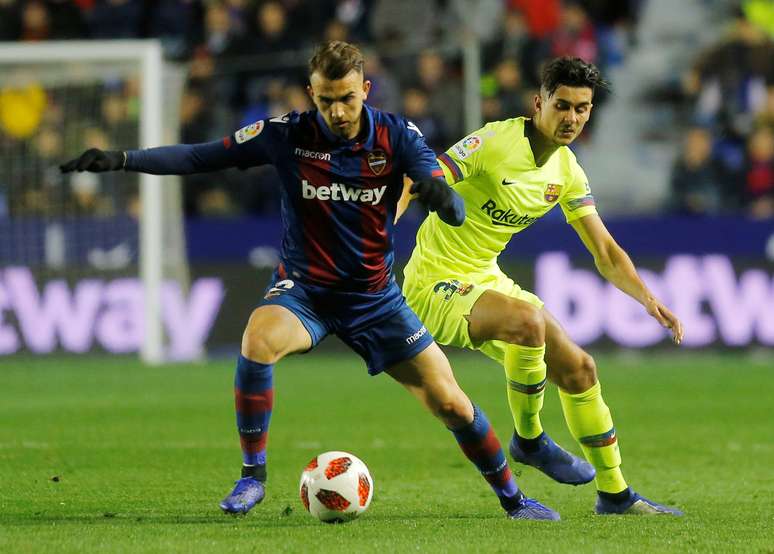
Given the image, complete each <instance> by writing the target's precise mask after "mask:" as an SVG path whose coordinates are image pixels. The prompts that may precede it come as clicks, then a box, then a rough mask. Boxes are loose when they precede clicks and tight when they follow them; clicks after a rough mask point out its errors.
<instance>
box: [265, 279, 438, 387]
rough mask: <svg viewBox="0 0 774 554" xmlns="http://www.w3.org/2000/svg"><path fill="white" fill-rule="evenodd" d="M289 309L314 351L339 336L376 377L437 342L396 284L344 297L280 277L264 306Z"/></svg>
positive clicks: (266, 293) (274, 282) (335, 292)
mask: <svg viewBox="0 0 774 554" xmlns="http://www.w3.org/2000/svg"><path fill="white" fill-rule="evenodd" d="M266 305H276V306H282V307H284V308H287V309H288V310H290V311H291V312H293V314H294V315H295V316H296V317H298V319H300V320H301V323H302V324H303V325H304V327H306V330H307V331H309V335H310V336H311V337H312V348H314V347H315V346H317V345H318V344H319V343H320V341H322V340H323V339H324V338H325V337H326V336H327V335H330V334H334V335H336V336H337V337H339V338H340V339H341V340H342V341H343V342H344V343H345V344H346V345H347V346H349V347H350V348H351V349H352V350H354V351H355V352H357V353H358V354H359V355H360V357H362V358H363V359H364V360H365V362H366V365H367V366H368V373H370V374H371V375H376V374H378V373H381V372H382V371H384V370H385V369H389V368H390V367H392V366H394V365H395V364H398V363H400V362H403V361H405V360H410V359H411V358H413V357H414V356H416V355H417V354H419V353H420V352H422V351H423V350H424V349H425V348H427V347H428V346H430V344H432V342H433V337H432V335H430V333H429V332H428V330H427V328H426V327H425V326H424V325H422V322H421V321H419V318H418V317H417V315H416V314H415V313H414V312H413V311H412V310H411V308H409V307H408V305H407V304H406V300H405V299H404V298H403V294H402V293H401V291H400V288H399V287H398V285H397V284H396V283H395V281H394V280H392V281H390V284H389V285H387V286H386V287H385V288H384V289H382V290H380V291H379V292H343V291H336V290H331V289H328V288H322V287H315V286H312V285H306V284H302V283H299V282H298V281H293V280H291V279H283V278H281V277H280V276H279V275H278V273H277V272H275V273H274V276H273V277H272V283H271V284H270V285H269V286H268V287H266V290H265V291H264V298H263V300H262V301H261V302H260V304H258V306H266Z"/></svg>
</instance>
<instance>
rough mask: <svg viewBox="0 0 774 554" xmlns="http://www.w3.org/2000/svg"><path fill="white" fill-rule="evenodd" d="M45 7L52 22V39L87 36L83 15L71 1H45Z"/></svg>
mask: <svg viewBox="0 0 774 554" xmlns="http://www.w3.org/2000/svg"><path fill="white" fill-rule="evenodd" d="M46 5H47V6H48V10H49V13H50V15H51V21H52V22H53V24H52V27H53V28H52V33H51V35H52V37H53V38H55V39H59V40H61V39H79V38H83V37H85V36H87V33H88V28H87V27H86V21H85V20H84V18H83V13H82V12H81V10H80V9H78V6H77V5H75V4H74V3H73V2H72V0H47V1H46Z"/></svg>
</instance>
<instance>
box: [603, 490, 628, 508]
mask: <svg viewBox="0 0 774 554" xmlns="http://www.w3.org/2000/svg"><path fill="white" fill-rule="evenodd" d="M597 494H598V495H599V496H601V497H602V498H604V499H605V500H609V501H610V502H615V503H616V504H621V503H623V502H626V501H627V500H629V497H630V496H631V495H632V489H631V488H629V487H626V488H625V489H624V490H622V491H621V492H604V491H597Z"/></svg>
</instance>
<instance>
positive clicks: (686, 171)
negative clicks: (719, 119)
mask: <svg viewBox="0 0 774 554" xmlns="http://www.w3.org/2000/svg"><path fill="white" fill-rule="evenodd" d="M671 189H672V197H671V199H670V203H671V206H670V207H671V209H672V210H674V211H675V212H677V213H679V214H685V215H710V214H715V213H717V212H718V211H719V210H720V207H721V204H722V196H723V194H722V174H721V170H720V167H719V165H718V164H717V163H716V162H715V161H714V160H713V159H712V134H711V133H710V132H709V130H708V129H706V128H703V127H694V128H692V129H690V130H688V131H687V132H686V133H685V138H684V140H683V147H682V150H681V151H680V155H679V157H678V158H677V160H675V163H674V166H673V167H672V176H671Z"/></svg>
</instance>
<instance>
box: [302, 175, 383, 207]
mask: <svg viewBox="0 0 774 554" xmlns="http://www.w3.org/2000/svg"><path fill="white" fill-rule="evenodd" d="M385 190H387V185H382V186H381V187H379V188H375V189H361V188H357V187H348V186H347V185H344V184H342V183H331V185H330V186H325V185H323V186H320V187H316V186H314V185H313V184H311V183H310V182H309V181H307V180H306V179H302V180H301V194H302V195H303V196H304V198H306V199H307V200H314V199H317V200H324V201H328V200H333V201H336V202H340V201H344V202H362V203H363V204H371V205H372V206H375V205H376V204H378V203H379V202H381V200H382V196H384V191H385Z"/></svg>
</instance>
